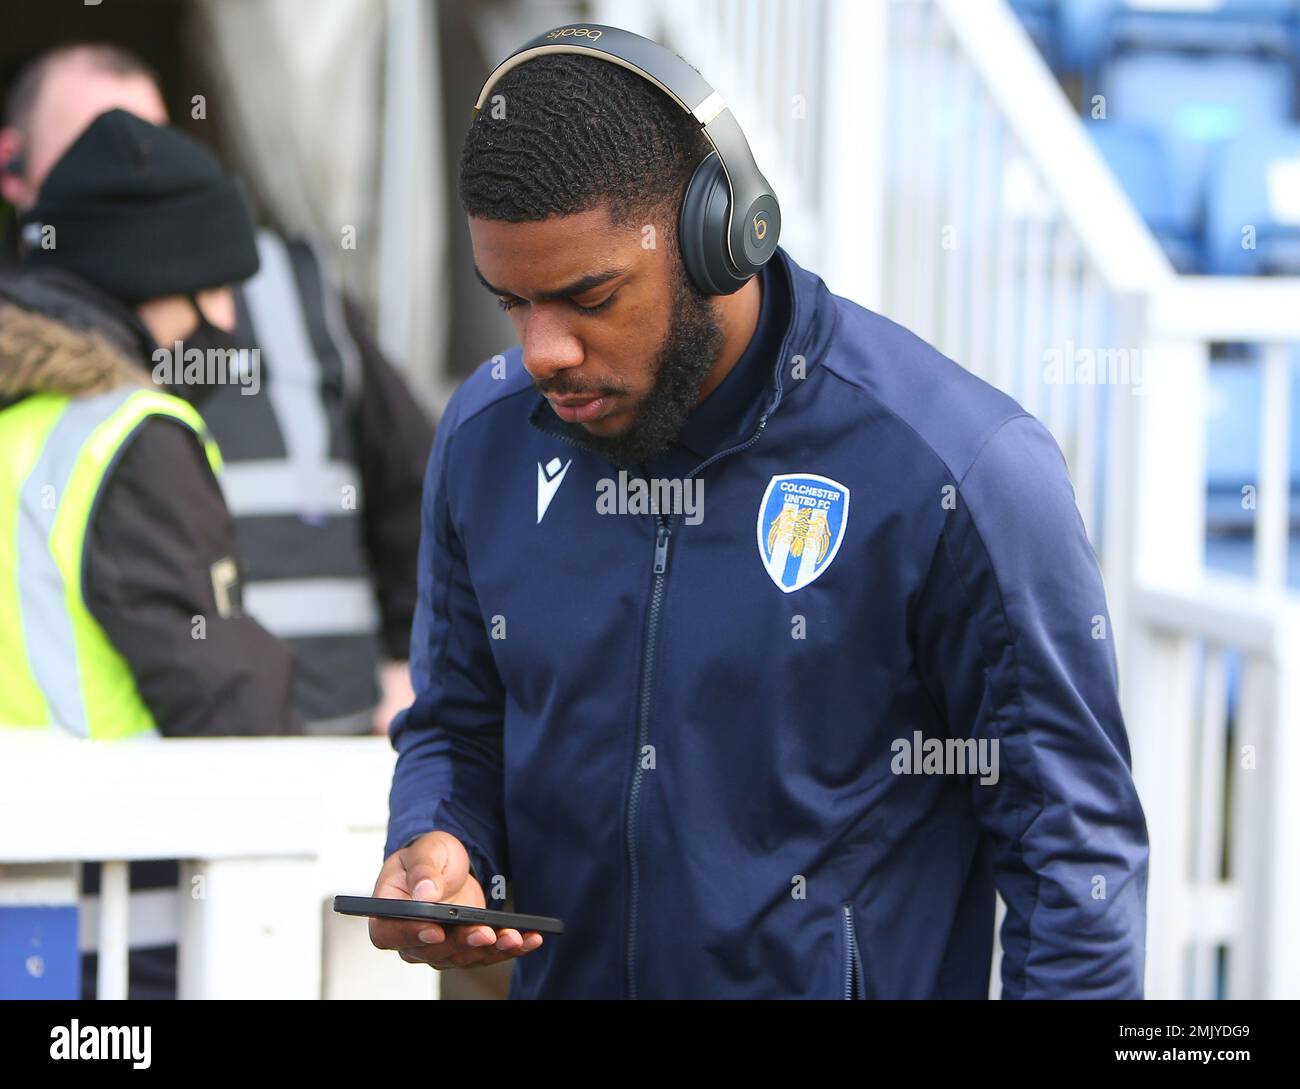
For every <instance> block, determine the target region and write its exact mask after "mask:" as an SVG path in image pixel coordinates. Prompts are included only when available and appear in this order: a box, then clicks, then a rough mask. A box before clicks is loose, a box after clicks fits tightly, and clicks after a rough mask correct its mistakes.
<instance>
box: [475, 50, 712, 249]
mask: <svg viewBox="0 0 1300 1089" xmlns="http://www.w3.org/2000/svg"><path fill="white" fill-rule="evenodd" d="M498 95H500V96H501V106H502V107H503V110H504V116H493V103H494V100H495V99H496V97H497V96H498ZM712 150H713V148H712V145H711V144H710V143H709V141H708V139H707V138H706V137H705V136H704V134H703V132H702V131H701V129H700V126H699V123H698V122H697V121H696V120H695V119H694V118H693V117H692V116H691V115H690V114H688V113H687V112H686V111H685V110H683V109H682V108H681V106H679V105H678V104H677V103H676V102H674V101H672V100H671V99H670V98H669V97H668V96H667V95H666V94H665V93H664V92H663V91H661V90H659V88H658V87H656V86H654V85H653V84H652V83H650V82H649V81H648V80H646V79H644V78H643V77H641V76H639V75H637V74H636V73H634V72H631V71H628V70H627V69H626V68H622V67H620V66H619V65H617V64H614V63H612V62H610V61H605V60H600V59H599V58H597V57H590V56H582V55H573V54H548V55H545V56H541V57H535V58H533V59H532V60H530V61H526V62H525V63H523V64H521V65H519V66H518V67H517V68H512V69H511V70H510V71H509V72H507V73H506V74H505V75H504V76H503V77H502V78H501V79H500V80H499V81H498V82H497V84H496V85H495V86H494V87H493V88H492V91H491V93H490V94H489V96H488V99H487V101H486V102H485V103H484V104H483V109H482V110H481V111H480V112H479V115H478V117H476V118H475V119H474V121H473V123H472V124H471V125H470V128H469V132H468V133H467V134H466V136H465V144H464V148H463V150H462V153H461V162H460V200H461V206H462V207H463V208H464V210H465V212H466V213H467V214H468V215H470V216H473V217H475V218H478V219H492V220H503V221H505V222H509V223H532V222H537V221H540V220H543V219H548V218H550V217H551V216H557V215H558V216H566V215H576V214H578V213H580V212H586V211H590V210H591V209H593V208H595V207H598V206H599V205H601V204H606V205H607V206H608V207H609V210H610V217H611V220H612V222H613V223H614V224H615V225H617V226H620V227H627V226H631V225H633V224H636V223H642V224H643V223H645V222H648V220H649V218H650V217H651V216H652V215H655V214H661V215H665V214H667V213H668V212H669V211H670V210H671V212H672V213H673V219H672V221H671V227H672V229H671V230H670V231H669V234H670V236H671V237H670V239H669V240H668V244H669V245H675V239H676V233H677V231H676V226H677V225H676V218H675V216H676V211H677V209H678V208H679V207H680V206H681V199H682V196H683V195H684V193H685V191H686V185H687V182H689V181H690V178H691V175H692V174H693V173H694V171H695V168H696V167H697V166H698V165H699V164H700V162H701V161H703V159H704V158H705V157H706V156H707V155H708V154H709V152H710V151H712Z"/></svg>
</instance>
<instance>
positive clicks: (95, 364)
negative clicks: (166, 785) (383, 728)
mask: <svg viewBox="0 0 1300 1089" xmlns="http://www.w3.org/2000/svg"><path fill="white" fill-rule="evenodd" d="M141 451H143V452H144V453H145V454H146V455H149V454H153V455H160V456H166V457H170V458H172V459H173V460H174V464H180V465H183V466H184V469H183V474H184V478H186V479H188V480H189V481H190V482H191V483H192V484H194V485H196V486H197V488H198V490H199V491H200V494H201V493H202V492H203V491H206V492H207V496H206V498H207V500H208V502H207V504H206V506H207V507H208V512H207V513H208V514H210V515H213V516H215V518H214V520H213V522H212V523H211V524H208V525H194V526H188V527H187V526H185V525H184V521H185V518H186V513H187V510H188V511H191V512H197V511H198V510H199V509H200V508H199V504H198V503H196V499H197V498H198V496H196V495H195V494H194V492H191V493H190V494H189V495H187V496H180V495H177V496H176V497H175V510H174V511H173V512H172V513H171V515H170V517H171V519H172V522H173V524H174V526H175V528H176V530H177V531H178V532H177V537H176V538H173V539H172V540H163V539H155V541H154V542H153V545H154V547H155V548H157V549H158V550H159V554H158V555H157V556H156V557H155V558H156V560H157V562H159V563H160V564H164V563H166V564H168V565H175V571H176V573H177V575H178V576H179V577H180V578H181V579H183V578H184V577H185V575H186V574H187V573H188V575H189V583H190V585H191V586H192V587H193V588H194V589H195V590H197V591H198V592H194V593H192V594H190V595H189V597H188V598H186V597H184V596H180V597H178V598H176V599H175V600H173V601H172V602H170V603H168V604H167V610H168V611H170V612H171V613H172V616H171V619H170V622H165V621H164V620H163V615H162V613H163V610H162V609H160V608H159V607H158V603H157V601H149V600H147V598H142V599H141V601H140V605H139V615H138V616H129V615H121V614H115V613H114V612H111V611H108V610H107V609H106V608H105V606H106V605H110V606H111V605H112V603H115V602H122V603H125V601H126V600H127V599H128V598H129V597H130V595H131V593H132V590H133V589H139V587H138V585H137V586H135V587H132V586H131V585H130V584H129V583H123V582H119V580H118V573H119V572H120V571H121V569H122V565H121V562H120V560H121V557H117V556H113V555H111V554H107V555H106V554H103V553H102V552H100V551H97V549H99V548H100V547H101V546H102V544H103V543H104V538H103V536H102V535H101V534H100V533H99V532H98V531H99V530H100V529H101V523H105V524H114V523H115V522H116V523H120V522H121V521H122V520H123V519H124V518H125V519H127V520H129V519H130V518H131V515H132V512H131V507H132V506H133V505H135V504H136V503H138V502H139V500H140V495H139V491H138V489H136V488H134V487H133V484H135V483H136V480H133V477H138V476H139V473H138V470H136V468H135V465H136V456H137V454H139V453H140V452H141ZM151 460H153V459H152V458H151ZM220 467H221V455H220V453H219V451H218V450H217V446H216V443H215V442H213V441H212V439H211V438H210V437H209V436H208V434H207V428H206V427H205V425H204V423H203V420H202V419H201V417H200V416H199V414H198V412H197V411H196V410H195V408H194V407H193V405H191V404H189V403H188V402H187V401H185V400H183V399H182V398H180V397H177V396H174V395H173V394H170V393H167V392H164V391H163V390H161V389H158V388H157V387H155V386H154V385H153V384H152V383H151V382H150V381H149V377H148V375H147V374H146V373H145V372H144V371H143V370H141V369H140V368H139V367H137V366H135V365H134V364H132V363H130V362H129V361H128V360H127V359H126V358H125V357H124V356H122V355H121V354H119V353H118V352H117V351H116V350H114V349H113V348H112V347H111V345H110V344H109V343H108V342H107V341H106V340H105V339H103V338H102V337H100V336H98V335H96V334H93V333H85V332H80V331H77V330H74V329H72V328H69V327H68V326H65V325H63V324H61V323H59V322H57V321H54V320H53V319H51V318H49V317H47V316H45V315H42V314H39V313H36V312H34V311H31V310H25V309H21V308H19V307H17V306H13V305H3V304H0V654H3V656H4V661H5V662H6V663H7V664H6V667H5V683H4V684H3V685H0V725H3V726H7V727H27V728H59V729H62V730H66V731H69V732H71V733H72V734H74V735H76V736H79V737H83V738H89V739H96V740H99V739H115V738H130V737H135V736H138V735H149V734H153V735H157V734H162V733H172V732H174V730H175V726H176V723H175V722H174V721H172V719H171V718H170V716H169V713H168V712H169V708H168V705H167V701H166V700H163V701H161V702H159V701H154V700H151V699H150V695H151V692H152V690H153V688H154V685H153V683H152V681H151V680H150V678H148V677H147V676H146V675H144V673H143V670H142V668H141V665H142V663H139V662H133V661H131V660H130V658H129V657H128V655H131V641H130V640H127V641H125V642H124V643H115V640H114V635H115V633H119V632H122V631H136V630H139V629H140V628H141V627H142V626H150V625H151V626H153V627H154V629H155V635H156V637H157V638H158V639H159V641H160V642H164V641H166V642H170V644H171V651H170V652H171V653H172V655H173V657H174V661H175V665H176V667H177V669H178V670H179V671H180V672H182V673H185V672H188V673H190V674H191V680H192V681H194V682H195V686H194V689H193V691H194V698H195V702H196V703H200V704H203V703H204V702H205V700H204V697H203V693H205V692H212V691H214V690H217V689H218V688H219V687H220V686H221V685H222V684H223V683H230V684H233V685H235V686H236V687H239V686H240V682H239V678H238V676H237V675H236V671H245V670H248V669H250V668H256V669H257V671H258V673H259V674H260V676H261V678H263V679H262V680H261V681H260V682H259V683H257V684H256V685H255V686H254V687H255V688H257V689H258V690H260V691H261V692H263V693H272V694H274V698H271V699H266V700H265V702H264V704H263V705H262V706H256V704H255V703H254V702H252V701H249V700H246V699H245V700H242V701H241V700H238V699H235V700H232V701H231V702H230V707H231V710H232V711H233V712H234V714H230V715H223V714H221V713H220V708H219V706H218V705H217V704H216V703H209V706H208V707H207V708H206V717H205V718H204V719H203V720H202V721H200V722H197V723H195V726H196V728H195V730H194V731H193V732H195V733H212V734H237V733H247V732H250V731H252V730H255V729H257V728H258V724H260V731H265V732H270V730H271V728H272V726H279V725H280V722H281V721H282V720H283V719H284V717H285V713H286V706H285V701H286V700H287V694H288V685H287V683H286V682H287V680H288V677H289V671H288V669H287V668H285V665H284V659H285V657H286V651H285V650H284V648H282V647H281V646H280V645H279V644H277V643H276V642H275V640H273V639H272V638H271V637H270V636H269V635H268V634H267V633H266V632H264V631H263V630H262V629H260V628H259V627H258V626H257V624H256V623H255V622H254V621H252V620H251V619H249V618H247V617H243V616H241V615H239V613H238V607H237V606H238V565H237V562H236V560H235V557H234V554H233V552H232V551H231V549H230V548H227V547H224V545H223V543H217V542H220V541H221V538H222V537H223V536H224V537H227V538H230V537H231V534H232V527H231V524H230V519H229V515H228V514H224V512H223V508H222V505H221V494H220V491H219V485H218V483H217V479H216V476H215V474H216V473H217V472H218V471H219V470H220ZM124 469H125V477H126V479H125V481H122V480H120V479H119V477H120V476H122V475H123V470H124ZM156 469H157V471H158V474H159V476H160V477H161V478H163V479H164V480H165V479H167V478H169V477H176V478H181V474H175V473H173V472H172V470H171V468H169V467H168V466H166V465H161V464H159V465H156ZM123 483H124V484H125V487H120V486H119V485H122V484H123ZM150 492H151V493H152V494H151V495H150V501H155V502H156V501H163V502H166V491H165V488H163V487H159V488H156V489H150ZM164 517H166V516H164ZM187 532H188V534H189V536H190V537H191V540H192V541H193V542H194V543H195V544H196V545H198V546H199V547H198V548H197V549H193V548H192V549H191V550H190V551H189V554H188V555H187V554H186V552H185V551H184V550H177V549H174V548H169V546H171V545H175V544H177V543H180V540H181V539H182V538H183V535H184V534H186V533H187ZM205 537H207V538H210V539H212V540H213V541H214V543H215V544H216V547H212V546H210V545H209V546H206V547H205V546H204V538H205ZM140 546H141V547H142V548H147V547H149V543H148V542H146V541H143V540H142V541H141V542H140ZM164 549H166V550H167V551H166V554H165V555H164V554H163V550H164ZM187 568H188V569H189V571H188V572H187V571H186V569H187ZM178 635H183V636H184V638H183V640H182V639H177V638H176V636H178ZM241 641H248V642H251V643H252V644H253V646H252V647H250V648H249V649H248V650H246V651H243V652H241V653H240V654H239V656H238V660H237V661H236V660H233V659H231V658H230V656H229V655H226V654H224V653H223V650H224V649H225V648H227V647H230V646H234V645H237V644H238V643H240V642H241ZM124 651H125V653H124ZM257 655H265V656H267V658H268V663H267V664H266V665H261V666H260V667H259V666H258V664H257V657H256V656H257ZM187 659H188V660H189V663H190V664H189V665H188V666H187V664H186V663H187ZM200 674H204V675H206V676H205V677H203V678H202V679H200ZM223 674H225V676H224V677H223ZM277 689H279V691H278V692H277V691H276V690H277ZM241 703H242V707H241ZM245 713H247V715H248V717H247V718H244V717H243V716H244V714H245ZM276 732H279V731H278V730H277V731H276Z"/></svg>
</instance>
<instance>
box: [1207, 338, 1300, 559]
mask: <svg viewBox="0 0 1300 1089" xmlns="http://www.w3.org/2000/svg"><path fill="white" fill-rule="evenodd" d="M1262 383H1263V368H1262V360H1261V353H1260V349H1259V347H1258V346H1257V345H1253V344H1235V345H1223V346H1221V347H1220V349H1219V352H1218V354H1217V355H1216V357H1215V358H1214V359H1213V360H1212V361H1211V363H1210V391H1209V395H1210V400H1209V405H1208V410H1207V416H1206V433H1205V438H1206V529H1207V530H1208V531H1209V533H1210V535H1211V537H1215V536H1220V535H1223V534H1230V533H1233V532H1234V531H1235V532H1237V533H1242V532H1247V533H1248V532H1250V531H1251V530H1252V529H1253V527H1254V524H1255V517H1256V515H1255V512H1254V511H1250V510H1246V509H1243V507H1242V504H1241V498H1242V497H1241V489H1242V486H1243V485H1246V484H1256V485H1257V484H1258V483H1259V427H1260V413H1261V410H1262V407H1263V406H1262V403H1261V398H1262V394H1263V384H1262ZM1289 387H1290V398H1291V420H1292V427H1291V443H1290V485H1291V487H1290V491H1291V504H1290V505H1291V524H1292V527H1293V539H1296V540H1300V535H1296V534H1295V533H1294V527H1296V526H1297V525H1300V427H1297V426H1296V423H1297V421H1300V344H1298V345H1295V346H1293V348H1292V351H1291V374H1290V382H1289ZM1221 556H1222V558H1224V559H1225V560H1226V561H1227V562H1224V563H1217V564H1214V565H1213V566H1219V567H1234V568H1238V567H1239V568H1241V569H1242V570H1243V571H1245V572H1247V573H1248V572H1249V570H1250V568H1249V564H1248V563H1247V564H1245V565H1244V566H1243V565H1242V562H1241V557H1240V550H1235V551H1234V550H1232V549H1231V548H1225V549H1222V550H1221ZM1295 575H1296V576H1297V578H1300V571H1296V572H1295Z"/></svg>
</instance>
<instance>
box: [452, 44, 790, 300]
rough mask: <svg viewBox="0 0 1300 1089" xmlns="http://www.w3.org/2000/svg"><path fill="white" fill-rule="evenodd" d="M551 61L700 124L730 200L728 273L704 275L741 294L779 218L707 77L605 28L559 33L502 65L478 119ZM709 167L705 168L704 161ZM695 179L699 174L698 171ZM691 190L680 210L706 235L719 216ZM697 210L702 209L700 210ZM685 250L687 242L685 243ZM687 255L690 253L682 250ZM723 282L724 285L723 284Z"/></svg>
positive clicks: (667, 53) (768, 250) (767, 254)
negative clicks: (657, 100)
mask: <svg viewBox="0 0 1300 1089" xmlns="http://www.w3.org/2000/svg"><path fill="white" fill-rule="evenodd" d="M548 53H571V54H580V55H586V56H592V57H597V58H599V59H600V60H607V61H610V62H612V63H614V64H617V65H619V66H620V67H622V68H626V69H628V70H629V71H631V72H635V73H636V74H637V75H639V76H641V77H642V78H643V79H646V80H648V81H649V82H651V83H653V84H654V85H655V86H656V87H658V88H659V89H660V90H661V91H663V92H664V94H666V95H668V97H669V98H671V99H672V100H673V101H674V102H676V103H677V105H678V106H680V107H681V108H682V109H683V110H684V111H685V112H687V113H689V114H690V115H691V116H692V117H694V118H695V120H696V121H697V122H698V123H699V125H700V127H701V131H702V132H703V133H704V135H705V138H706V139H707V140H708V141H709V144H710V145H711V146H712V148H713V150H714V152H715V153H716V155H717V159H718V162H719V164H720V165H721V168H722V173H723V176H724V179H725V187H726V190H727V191H728V192H729V194H730V200H729V201H728V202H727V205H726V211H725V225H724V227H723V239H722V243H723V245H724V246H725V250H726V257H727V258H728V259H729V263H730V265H731V266H732V267H731V268H730V269H721V270H720V269H717V268H713V269H711V272H712V275H707V274H705V275H704V278H705V279H706V280H707V281H708V283H709V286H710V288H711V289H714V290H715V293H717V294H729V293H730V292H731V291H735V290H737V289H738V288H739V287H741V286H743V284H744V283H745V281H746V280H748V279H749V277H750V276H752V275H753V274H754V273H756V272H757V271H758V270H759V269H760V268H762V267H763V265H764V264H766V263H767V261H768V260H769V259H770V258H771V256H772V254H773V253H774V252H776V242H777V237H778V235H779V234H780V227H781V211H780V206H779V205H778V204H777V200H776V195H775V194H774V193H773V192H772V188H771V186H770V185H768V183H767V179H766V178H764V177H763V174H762V172H761V171H760V170H759V169H758V164H757V163H756V162H755V161H754V155H753V152H752V151H751V150H750V148H749V142H748V141H747V140H746V139H745V134H744V132H742V131H741V128H740V125H739V124H738V123H737V121H736V119H735V117H734V116H733V114H732V112H731V109H730V107H728V106H727V104H726V103H725V102H724V101H723V99H722V96H721V95H720V94H719V93H718V92H717V91H715V90H714V89H713V88H712V87H711V86H710V85H709V83H708V81H707V80H705V78H704V77H703V76H701V75H700V73H699V72H697V71H696V70H695V69H694V68H692V67H691V66H690V65H689V64H687V63H686V61H684V60H683V59H682V58H681V57H679V56H678V55H677V54H676V53H674V52H673V51H672V50H670V49H667V48H665V47H664V46H662V45H660V44H659V43H658V42H655V41H652V40H651V39H649V38H644V37H642V36H641V35H640V34H633V33H632V32H631V31H629V30H622V29H620V28H619V27H613V26H606V25H604V24H602V23H575V24H568V25H565V26H559V27H555V28H554V29H553V30H548V31H546V32H544V33H542V34H539V35H537V37H535V38H532V39H530V40H529V41H527V42H525V43H524V44H523V45H522V46H520V47H519V48H518V49H516V50H515V51H514V52H513V53H511V54H510V55H509V56H508V57H506V59H505V60H503V61H502V62H501V63H500V64H498V65H497V67H496V68H495V69H494V70H493V71H492V74H491V75H489V76H488V78H487V80H486V81H485V82H484V84H483V88H482V90H481V91H479V95H478V100H477V101H476V102H475V103H474V113H473V116H474V118H477V117H478V115H479V112H480V111H481V110H482V109H483V105H484V103H485V102H486V101H487V100H488V97H489V95H490V94H491V93H492V88H493V87H494V86H495V85H496V83H497V82H498V81H499V80H500V79H501V77H502V76H504V75H505V74H506V73H507V72H509V71H510V70H511V69H512V68H516V67H518V66H519V65H521V64H523V63H525V62H526V61H529V60H532V59H533V58H535V57H540V56H545V55H546V54H548ZM705 162H706V163H707V162H708V160H707V159H706V160H705ZM696 173H697V176H698V175H699V174H700V170H699V169H697V172H696ZM694 180H695V179H692V185H691V186H690V187H688V200H689V201H690V203H691V205H692V207H691V208H687V207H686V203H685V202H684V205H683V221H684V222H685V221H690V222H692V223H693V224H695V225H696V226H698V227H699V228H700V229H702V230H707V227H706V226H705V225H706V224H707V222H708V221H709V216H710V215H712V216H714V217H716V216H717V215H718V214H719V213H720V209H717V208H716V207H713V208H710V207H709V205H710V204H711V203H712V204H715V205H716V201H713V202H711V201H710V200H709V199H708V198H709V194H708V193H707V192H705V191H704V190H705V189H706V187H705V186H701V187H700V192H699V193H698V194H696V195H695V196H694V197H692V191H693V190H696V188H697V187H696V186H695V185H694ZM696 205H700V207H698V208H697V207H695V206H696ZM683 243H684V244H685V245H687V246H689V244H690V240H688V239H683ZM684 252H690V251H689V250H684ZM719 281H722V282H719Z"/></svg>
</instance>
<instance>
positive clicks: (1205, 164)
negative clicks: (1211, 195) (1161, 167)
mask: <svg viewBox="0 0 1300 1089" xmlns="http://www.w3.org/2000/svg"><path fill="white" fill-rule="evenodd" d="M1101 87H1102V91H1103V93H1104V94H1105V96H1106V114H1107V117H1108V119H1109V120H1112V121H1122V122H1125V123H1128V124H1137V125H1147V126H1151V127H1155V128H1159V129H1160V130H1161V131H1162V132H1163V134H1164V143H1165V147H1166V149H1167V150H1168V153H1169V159H1170V164H1171V169H1172V175H1173V179H1174V183H1175V185H1174V187H1175V190H1176V192H1175V193H1174V197H1173V199H1174V200H1175V201H1176V202H1177V203H1178V204H1179V205H1182V204H1183V203H1184V202H1186V201H1192V202H1193V203H1198V202H1200V201H1201V200H1203V198H1204V192H1205V184H1206V173H1207V170H1208V168H1209V164H1210V160H1211V157H1212V155H1213V153H1214V152H1215V150H1216V149H1217V148H1219V147H1221V146H1222V145H1223V144H1226V143H1227V142H1228V141H1230V140H1234V139H1236V138H1238V137H1239V136H1242V135H1244V134H1246V133H1249V132H1251V131H1254V130H1256V129H1259V128H1266V127H1269V126H1274V125H1278V124H1284V123H1286V122H1288V121H1290V120H1291V116H1292V110H1293V101H1294V89H1295V84H1294V78H1293V69H1292V66H1291V64H1290V63H1289V61H1287V60H1284V59H1282V58H1280V57H1256V56H1248V55H1240V54H1231V53H1229V54H1211V55H1200V56H1196V55H1191V54H1187V53H1180V52H1130V53H1124V54H1120V55H1118V56H1116V57H1115V58H1113V59H1111V60H1109V61H1107V62H1106V66H1105V68H1104V70H1103V72H1102V76H1101Z"/></svg>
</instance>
